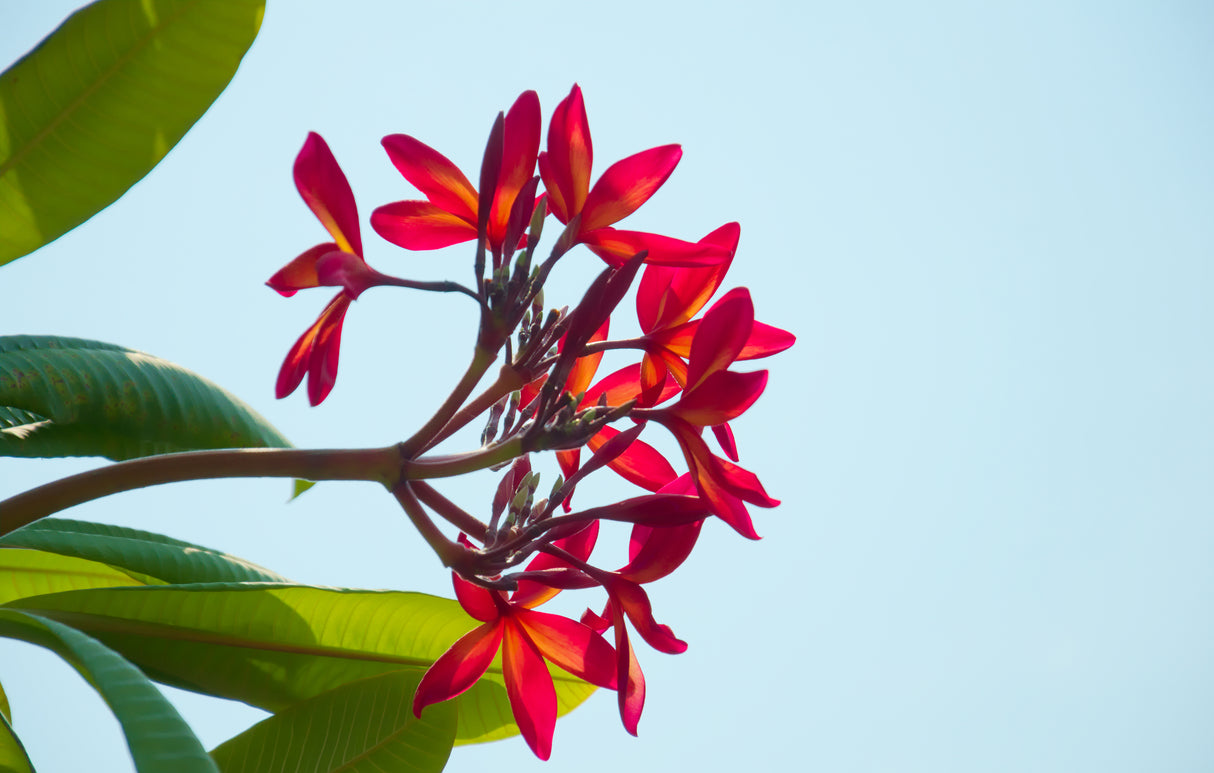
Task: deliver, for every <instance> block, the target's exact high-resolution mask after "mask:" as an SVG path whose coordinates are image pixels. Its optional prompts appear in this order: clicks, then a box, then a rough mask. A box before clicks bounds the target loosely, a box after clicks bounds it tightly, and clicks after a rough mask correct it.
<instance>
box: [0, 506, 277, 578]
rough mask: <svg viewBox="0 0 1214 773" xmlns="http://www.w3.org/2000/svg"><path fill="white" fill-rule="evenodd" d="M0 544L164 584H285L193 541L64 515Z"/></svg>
mask: <svg viewBox="0 0 1214 773" xmlns="http://www.w3.org/2000/svg"><path fill="white" fill-rule="evenodd" d="M0 545H7V546H11V547H23V548H34V549H36V550H43V551H46V552H48V553H58V554H59V555H63V556H75V557H76V558H84V559H88V560H89V561H97V562H100V563H102V564H108V565H109V566H112V567H116V568H118V569H121V570H123V571H124V572H126V573H128V574H130V575H131V576H134V577H136V578H139V579H142V580H147V579H151V578H154V580H156V581H159V582H164V583H172V584H184V583H199V582H288V580H287V578H285V577H283V576H282V575H280V574H278V573H277V572H272V571H270V570H269V569H266V568H264V567H261V566H258V565H257V564H254V563H253V562H251V561H246V560H244V559H243V558H237V557H236V556H231V555H228V554H227V553H221V552H219V551H217V550H211V549H210V548H204V547H202V546H201V545H195V544H193V543H192V542H183V541H182V540H178V539H173V538H172V537H166V536H164V535H162V534H154V533H152V532H149V531H141V530H139V529H128V528H126V527H124V526H110V525H109V524H104V523H91V522H89V521H73V520H70V519H67V518H43V519H42V520H40V521H35V522H34V523H31V524H30V525H28V526H25V527H23V528H21V529H18V530H17V531H15V532H12V533H11V534H9V535H7V536H5V537H2V538H0ZM124 584H129V583H124ZM82 587H83V586H82ZM56 590H67V589H66V588H59V589H56ZM41 592H42V593H51V592H53V591H50V590H44V591H41ZM2 593H3V588H2V581H0V594H2ZM25 595H31V594H25Z"/></svg>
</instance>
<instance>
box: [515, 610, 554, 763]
mask: <svg viewBox="0 0 1214 773" xmlns="http://www.w3.org/2000/svg"><path fill="white" fill-rule="evenodd" d="M502 622H503V623H504V627H505V635H504V636H503V638H502V672H503V675H504V676H505V678H506V695H507V696H508V697H509V698H510V710H511V711H512V712H513V713H514V721H515V723H516V724H517V725H518V729H519V733H521V734H522V736H523V740H525V741H526V742H527V745H528V746H530V747H531V751H533V752H535V756H537V757H539V758H540V759H541V760H546V759H548V758H549V757H550V756H551V755H552V733H553V731H554V730H555V729H556V689H555V688H554V687H553V686H552V675H551V674H549V673H548V667H547V666H546V665H544V658H543V656H541V655H540V651H539V649H538V648H537V647H536V646H535V643H534V642H532V641H531V639H530V638H528V636H527V634H526V633H525V632H524V631H523V629H522V627H521V626H520V625H519V623H518V621H516V620H514V619H512V618H509V617H507V618H503V620H502Z"/></svg>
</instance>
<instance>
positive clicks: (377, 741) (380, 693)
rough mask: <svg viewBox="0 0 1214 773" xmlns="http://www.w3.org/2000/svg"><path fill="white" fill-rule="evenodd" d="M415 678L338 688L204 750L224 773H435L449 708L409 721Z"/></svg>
mask: <svg viewBox="0 0 1214 773" xmlns="http://www.w3.org/2000/svg"><path fill="white" fill-rule="evenodd" d="M417 682H418V680H417V677H416V675H414V674H411V673H407V672H401V671H394V672H389V673H386V674H380V675H379V676H372V677H369V678H367V679H360V680H358V681H356V682H350V683H348V684H343V685H341V686H340V687H336V688H334V689H332V690H330V691H328V692H325V693H321V694H320V695H317V696H316V697H314V698H309V699H307V700H304V701H300V702H299V703H296V704H295V705H293V706H291V707H290V708H288V709H286V710H285V711H281V712H279V713H277V714H274V715H273V716H271V717H269V718H267V719H265V720H263V721H261V722H259V723H258V724H256V725H254V726H253V727H251V728H249V729H248V730H246V731H245V732H243V733H241V734H240V735H238V736H236V737H235V738H232V739H231V740H229V741H227V742H225V743H224V744H222V745H221V746H219V747H217V748H215V749H213V750H212V751H211V757H212V758H213V759H214V760H215V762H216V763H218V765H219V768H220V769H221V770H222V771H223V773H262V771H266V770H309V771H314V773H337V772H338V771H340V772H341V773H438V771H441V770H442V769H443V768H444V767H445V766H446V764H447V758H448V757H449V756H450V755H451V746H452V744H454V743H455V725H456V716H455V707H454V706H453V705H450V704H441V705H438V706H431V707H429V708H427V709H426V710H425V711H424V712H423V713H422V717H421V719H417V718H415V717H414V716H413V710H412V701H413V691H414V690H415V689H417Z"/></svg>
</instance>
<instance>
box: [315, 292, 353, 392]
mask: <svg viewBox="0 0 1214 773" xmlns="http://www.w3.org/2000/svg"><path fill="white" fill-rule="evenodd" d="M349 308H350V297H349V296H348V295H346V294H345V293H342V294H341V295H339V296H337V298H335V299H334V300H333V302H332V303H330V304H329V306H328V308H326V309H325V311H324V313H323V314H322V315H321V320H320V327H318V328H317V331H316V341H315V342H314V343H313V344H312V353H311V355H310V357H309V359H310V362H309V363H308V402H309V403H311V404H312V405H313V406H317V405H320V404H321V403H322V402H324V400H325V398H326V397H328V396H329V392H331V391H333V384H334V383H336V382H337V359H338V355H339V353H340V351H341V326H342V324H343V323H344V322H345V321H346V310H347V309H349Z"/></svg>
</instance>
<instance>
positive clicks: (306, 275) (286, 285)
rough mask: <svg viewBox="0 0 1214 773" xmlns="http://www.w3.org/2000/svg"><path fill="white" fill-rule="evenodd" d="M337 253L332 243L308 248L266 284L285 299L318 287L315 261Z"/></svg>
mask: <svg viewBox="0 0 1214 773" xmlns="http://www.w3.org/2000/svg"><path fill="white" fill-rule="evenodd" d="M339 251H340V248H339V247H338V246H337V244H336V243H334V242H325V243H324V244H318V245H316V246H315V247H310V248H308V249H307V250H305V251H304V252H302V253H300V255H299V256H298V257H296V258H295V259H294V260H292V261H291V262H290V263H288V264H287V265H285V266H283V267H282V268H280V269H278V271H276V272H275V273H274V276H272V277H270V279H269V280H268V281H267V282H266V284H267V285H269V286H270V287H271V288H273V289H274V290H275V292H277V293H278V294H279V295H282V296H283V297H285V298H290V297H291V296H292V295H294V294H295V293H296V292H298V291H299V290H307V289H308V288H310V287H320V277H318V276H317V274H316V261H318V260H320V258H321V257H322V256H324V255H327V254H329V253H330V252H339Z"/></svg>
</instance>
